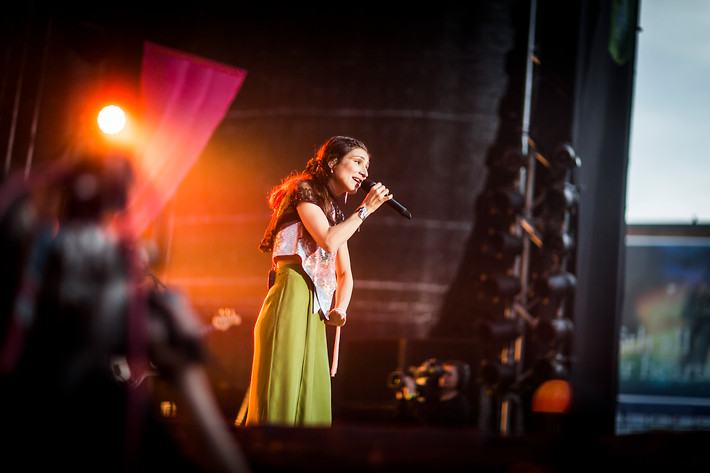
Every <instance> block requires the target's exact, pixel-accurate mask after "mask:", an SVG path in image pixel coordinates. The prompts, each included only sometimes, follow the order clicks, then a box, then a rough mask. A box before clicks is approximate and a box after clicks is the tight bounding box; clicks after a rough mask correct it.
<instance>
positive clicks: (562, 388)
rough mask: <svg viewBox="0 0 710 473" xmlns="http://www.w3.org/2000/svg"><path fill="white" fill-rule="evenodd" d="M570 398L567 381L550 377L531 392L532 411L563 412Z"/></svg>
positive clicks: (565, 410) (570, 392)
mask: <svg viewBox="0 0 710 473" xmlns="http://www.w3.org/2000/svg"><path fill="white" fill-rule="evenodd" d="M571 400H572V390H571V389H570V385H569V383H568V382H567V381H563V380H561V379H551V380H549V381H545V382H544V383H542V384H541V385H540V386H539V387H538V388H537V389H536V390H535V393H534V394H533V398H532V410H533V412H546V413H554V414H563V413H565V412H567V410H568V409H569V406H570V402H571Z"/></svg>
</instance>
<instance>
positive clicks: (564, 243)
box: [542, 231, 574, 253]
mask: <svg viewBox="0 0 710 473" xmlns="http://www.w3.org/2000/svg"><path fill="white" fill-rule="evenodd" d="M542 246H543V247H544V248H545V249H547V250H551V251H556V252H559V253H567V252H569V251H571V250H572V249H574V238H573V237H572V235H570V234H569V233H564V232H560V231H550V232H547V233H546V234H545V235H544V236H543V237H542Z"/></svg>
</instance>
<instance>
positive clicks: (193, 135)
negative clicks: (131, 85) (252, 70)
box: [123, 42, 247, 235]
mask: <svg viewBox="0 0 710 473" xmlns="http://www.w3.org/2000/svg"><path fill="white" fill-rule="evenodd" d="M246 74H247V72H246V71H245V70H242V69H237V68H233V67H230V66H227V65H224V64H220V63H217V62H213V61H210V60H207V59H204V58H201V57H198V56H193V55H190V54H187V53H184V52H181V51H177V50H173V49H170V48H167V47H164V46H160V45H157V44H153V43H150V42H146V43H145V44H144V48H143V66H142V75H141V89H142V90H141V92H142V98H143V105H144V110H143V120H142V129H141V134H142V142H143V145H142V147H141V148H140V150H139V151H138V153H137V154H138V155H137V156H136V160H135V163H134V166H135V171H136V181H135V183H134V185H133V189H132V191H131V194H130V196H129V201H128V208H127V213H128V214H129V215H130V227H131V228H130V230H131V231H132V232H133V233H134V234H135V235H139V234H141V233H142V232H143V231H144V230H145V229H146V228H147V227H148V225H150V223H151V222H152V221H153V220H154V219H155V217H156V216H157V215H158V214H159V213H160V211H161V210H162V209H163V208H164V207H165V205H166V204H167V203H168V201H169V200H170V198H171V197H172V195H173V194H174V193H175V191H176V190H177V188H178V186H179V185H180V182H181V181H182V180H183V179H184V177H185V175H186V174H187V173H188V171H189V170H190V168H191V167H192V165H193V164H194V163H195V162H196V161H197V159H198V157H199V156H200V154H201V153H202V151H203V149H204V147H205V146H206V144H207V142H208V141H209V139H210V137H211V136H212V133H213V132H214V130H215V128H216V127H217V125H218V124H219V123H220V122H221V120H222V119H223V118H224V116H225V114H226V112H227V110H228V108H229V106H230V105H231V103H232V101H233V100H234V98H235V97H236V95H237V92H238V91H239V89H240V88H241V86H242V84H243V82H244V79H245V78H246ZM123 223H124V224H127V223H128V222H123ZM125 229H126V228H125V227H124V230H125Z"/></svg>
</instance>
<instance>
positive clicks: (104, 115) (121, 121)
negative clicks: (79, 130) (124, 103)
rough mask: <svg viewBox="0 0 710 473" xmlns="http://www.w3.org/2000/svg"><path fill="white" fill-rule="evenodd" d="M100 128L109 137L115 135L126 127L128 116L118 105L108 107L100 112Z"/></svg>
mask: <svg viewBox="0 0 710 473" xmlns="http://www.w3.org/2000/svg"><path fill="white" fill-rule="evenodd" d="M98 123H99V128H100V129H101V131H103V132H104V133H106V134H108V135H115V134H116V133H118V132H120V131H121V130H123V127H124V126H125V125H126V114H125V113H124V112H123V110H121V108H120V107H118V106H116V105H108V106H106V107H104V108H103V109H102V110H101V111H100V112H99V117H98Z"/></svg>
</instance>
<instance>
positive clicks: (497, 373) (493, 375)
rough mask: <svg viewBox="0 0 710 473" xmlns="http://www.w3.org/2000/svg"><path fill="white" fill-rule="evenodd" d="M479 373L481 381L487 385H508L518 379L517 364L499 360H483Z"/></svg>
mask: <svg viewBox="0 0 710 473" xmlns="http://www.w3.org/2000/svg"><path fill="white" fill-rule="evenodd" d="M479 373H480V379H481V381H482V382H483V384H484V385H487V386H499V387H506V386H510V385H511V384H513V383H514V382H515V380H516V373H515V365H514V364H508V363H505V364H504V363H501V362H499V361H492V360H483V361H481V366H480V371H479Z"/></svg>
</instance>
